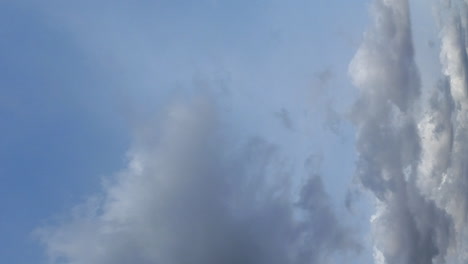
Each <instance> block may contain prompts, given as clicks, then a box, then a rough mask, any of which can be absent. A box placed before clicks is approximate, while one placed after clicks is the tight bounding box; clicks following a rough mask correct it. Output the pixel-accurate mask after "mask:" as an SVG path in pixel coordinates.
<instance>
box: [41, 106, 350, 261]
mask: <svg viewBox="0 0 468 264" xmlns="http://www.w3.org/2000/svg"><path fill="white" fill-rule="evenodd" d="M226 133H227V131H224V130H223V127H222V125H221V123H220V122H219V116H218V111H217V109H216V106H215V104H214V103H212V102H210V101H209V100H199V101H195V102H182V103H176V104H174V105H172V106H170V107H169V108H168V110H167V111H166V114H165V115H164V117H163V118H162V119H161V120H160V121H159V122H157V124H150V125H148V126H147V127H146V128H141V129H140V133H139V134H137V138H136V140H135V143H134V145H133V147H132V148H131V149H130V151H129V154H128V155H129V164H128V167H127V168H126V169H124V170H123V171H121V172H119V173H118V174H117V175H116V176H115V179H114V180H113V181H112V182H110V183H108V184H106V185H105V186H104V190H103V192H102V193H101V194H99V195H97V196H95V197H94V198H90V199H89V202H87V203H85V204H83V205H79V206H77V208H75V209H74V210H73V212H72V213H71V215H70V216H69V217H68V218H67V219H66V220H62V221H60V222H58V223H56V224H51V225H49V226H46V227H42V228H40V229H38V230H37V234H38V236H39V238H40V240H41V242H42V244H43V245H44V247H45V250H46V252H47V254H48V256H49V258H50V262H51V263H69V264H75V263H95V264H107V263H109V264H110V263H112V264H119V263H148V264H149V263H151V264H153V263H165V264H171V263H174V264H184V263H187V264H188V263H190V264H197V263H200V264H201V263H203V264H207V263H208V264H209V263H213V264H214V263H226V264H229V263H233V264H234V263H246V264H249V263H252V264H253V263H255V264H261V263H268V264H274V263H278V264H280V263H281V264H284V263H291V264H293V263H294V264H302V263H304V264H305V263H328V261H329V260H330V258H331V257H332V256H333V255H334V254H336V253H337V252H350V251H351V252H355V251H357V250H358V249H359V245H358V244H357V243H356V242H355V240H354V238H353V236H352V233H351V232H350V231H349V230H348V229H346V228H345V227H344V226H343V225H342V224H341V223H340V222H339V221H338V218H337V217H336V215H335V214H334V212H333V209H332V204H331V202H330V200H329V197H328V196H327V194H326V192H325V190H324V186H323V183H322V180H321V177H320V176H319V174H317V173H315V172H313V171H309V172H310V173H309V174H308V175H305V176H304V182H305V184H304V185H303V186H302V187H301V188H300V192H299V198H298V199H294V198H293V197H294V189H293V188H292V181H293V179H292V177H291V171H290V169H288V168H289V167H288V166H286V164H285V161H284V159H283V158H282V155H281V151H280V150H279V149H278V147H276V146H274V145H272V144H270V143H268V142H266V141H265V140H263V139H262V138H252V139H250V140H248V141H247V142H246V143H245V144H243V145H244V147H241V148H239V147H238V146H234V145H238V144H240V143H238V144H234V145H233V143H232V142H230V141H229V142H228V141H227V140H226V136H225V134H226Z"/></svg>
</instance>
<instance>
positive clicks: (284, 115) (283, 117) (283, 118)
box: [274, 108, 294, 130]
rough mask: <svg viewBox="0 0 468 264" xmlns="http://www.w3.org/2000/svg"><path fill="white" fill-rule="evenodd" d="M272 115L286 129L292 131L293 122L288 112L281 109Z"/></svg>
mask: <svg viewBox="0 0 468 264" xmlns="http://www.w3.org/2000/svg"><path fill="white" fill-rule="evenodd" d="M274 115H275V117H276V118H277V119H278V120H279V121H280V122H281V124H282V125H283V126H284V127H285V128H286V129H289V130H294V125H293V120H292V119H291V116H290V114H289V111H288V110H286V109H285V108H281V110H280V111H278V112H275V113H274Z"/></svg>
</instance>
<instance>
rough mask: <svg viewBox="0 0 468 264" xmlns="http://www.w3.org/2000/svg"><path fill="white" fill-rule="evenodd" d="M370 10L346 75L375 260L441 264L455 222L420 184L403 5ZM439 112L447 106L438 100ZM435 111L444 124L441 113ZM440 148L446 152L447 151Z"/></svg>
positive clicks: (419, 143)
mask: <svg viewBox="0 0 468 264" xmlns="http://www.w3.org/2000/svg"><path fill="white" fill-rule="evenodd" d="M372 12H373V16H374V23H373V26H372V27H371V28H370V30H369V31H368V32H367V33H366V34H365V37H364V40H363V43H362V45H361V47H360V48H359V50H358V52H357V54H356V55H355V57H354V59H353V61H352V62H351V65H350V75H351V77H352V79H353V82H354V84H355V86H357V87H359V89H360V95H359V98H358V100H357V102H356V104H355V105H354V109H353V115H352V118H353V122H354V124H355V127H356V129H357V141H356V148H357V151H358V161H357V172H356V174H357V177H358V178H359V180H360V182H361V183H362V185H363V186H364V187H365V188H366V189H368V190H369V191H370V192H371V193H372V194H374V195H375V197H376V200H377V212H376V214H375V215H374V216H373V217H372V220H371V221H372V224H373V234H374V240H375V260H376V263H387V264H397V263H398V264H410V263H411V264H415V263H416V264H427V263H445V261H446V259H447V258H448V254H449V251H450V250H449V249H451V245H452V244H453V243H454V241H453V239H452V238H453V233H454V230H453V228H454V226H453V218H452V217H450V215H449V213H448V212H447V211H446V210H445V208H443V207H440V206H439V204H438V203H437V202H436V201H435V200H434V199H432V198H430V197H428V196H427V195H425V192H423V191H421V187H420V182H421V178H422V177H420V175H419V174H420V164H421V159H422V157H425V154H423V153H425V152H423V150H424V149H425V148H426V147H425V145H424V144H426V143H427V142H425V141H424V140H421V137H420V130H419V128H418V123H419V120H418V115H417V111H416V110H417V104H418V102H419V95H420V93H421V87H420V78H419V73H418V69H417V67H416V63H415V61H414V50H413V44H412V33H411V22H410V10H409V5H408V1H406V0H377V1H375V4H374V5H373V9H372ZM454 68H456V69H452V70H454V71H458V70H457V69H458V67H454ZM448 71H450V70H448ZM462 81H463V80H459V79H457V80H456V82H462ZM434 100H436V99H434ZM435 104H438V103H436V102H435ZM437 107H441V108H447V107H450V104H449V103H447V102H446V101H444V100H442V101H441V104H440V106H437ZM440 110H441V112H439V113H438V115H439V116H440V117H441V119H442V120H441V121H440V122H442V123H443V122H445V116H444V113H443V111H444V110H446V109H440ZM432 122H433V121H432V120H431V121H430V123H432ZM441 126H442V127H443V124H441ZM438 127H439V126H438ZM447 129H450V128H447ZM448 133H449V134H450V132H448ZM447 137H450V135H448V134H442V133H441V136H440V140H441V141H443V142H445V141H449V139H447ZM438 149H439V153H441V154H442V155H445V154H444V153H443V152H446V151H447V150H445V149H444V148H443V147H438ZM442 163H443V162H442ZM443 166H444V164H440V165H438V166H435V167H437V168H435V169H441V170H442V169H443V168H442V167H443ZM465 193H466V192H465Z"/></svg>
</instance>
